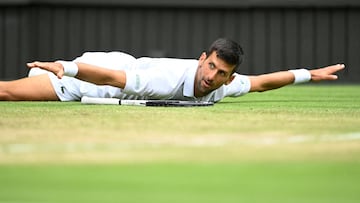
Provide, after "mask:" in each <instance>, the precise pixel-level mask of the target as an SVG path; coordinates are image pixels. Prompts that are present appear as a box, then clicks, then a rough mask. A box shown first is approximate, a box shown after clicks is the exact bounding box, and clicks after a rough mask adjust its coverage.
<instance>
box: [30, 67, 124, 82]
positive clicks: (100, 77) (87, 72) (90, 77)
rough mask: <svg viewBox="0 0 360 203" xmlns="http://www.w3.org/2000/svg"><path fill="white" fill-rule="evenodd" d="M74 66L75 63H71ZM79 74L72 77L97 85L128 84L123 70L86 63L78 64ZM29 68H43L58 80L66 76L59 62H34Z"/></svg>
mask: <svg viewBox="0 0 360 203" xmlns="http://www.w3.org/2000/svg"><path fill="white" fill-rule="evenodd" d="M70 63H72V64H73V65H74V64H75V63H74V62H70ZM76 65H77V68H78V69H77V70H76V71H77V72H73V71H72V72H73V73H72V74H73V75H72V76H74V77H76V78H78V79H80V80H83V81H87V82H91V83H94V84H97V85H111V86H114V87H119V88H124V87H125V84H126V74H125V72H124V71H121V70H110V69H106V68H102V67H99V66H94V65H90V64H86V63H76ZM27 66H28V67H29V68H35V67H38V68H41V69H44V70H47V71H50V72H52V73H54V74H55V75H56V76H57V77H58V78H62V77H63V76H64V74H65V75H66V70H65V71H64V66H63V64H62V63H59V62H33V63H28V64H27Z"/></svg>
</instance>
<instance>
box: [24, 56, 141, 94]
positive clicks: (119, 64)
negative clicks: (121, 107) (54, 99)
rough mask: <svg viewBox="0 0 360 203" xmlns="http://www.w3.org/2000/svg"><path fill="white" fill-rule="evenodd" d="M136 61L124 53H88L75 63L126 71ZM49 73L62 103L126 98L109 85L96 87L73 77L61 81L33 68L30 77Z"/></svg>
mask: <svg viewBox="0 0 360 203" xmlns="http://www.w3.org/2000/svg"><path fill="white" fill-rule="evenodd" d="M135 60H136V59H135V58H134V57H133V56H131V55H128V54H126V53H123V52H106V53H105V52H87V53H84V54H83V55H82V56H81V57H78V58H76V59H75V60H74V61H75V62H81V63H88V64H92V65H96V66H100V67H103V68H108V69H116V70H126V69H129V68H131V66H132V63H133V62H134V61H135ZM44 73H47V74H48V75H49V78H50V81H51V83H52V86H53V88H54V90H55V92H56V94H57V96H58V97H59V99H60V100H61V101H79V100H80V99H81V97H83V96H89V97H102V98H112V97H117V98H122V97H125V96H126V95H124V94H123V93H122V92H121V91H122V90H121V89H120V88H117V87H112V86H108V85H95V84H92V83H88V82H85V81H81V80H79V79H76V78H73V77H67V76H64V77H63V78H62V79H59V78H58V77H57V76H56V75H55V74H53V73H51V72H48V71H45V70H42V69H39V68H32V69H30V72H29V75H28V76H29V77H31V76H34V75H39V74H44Z"/></svg>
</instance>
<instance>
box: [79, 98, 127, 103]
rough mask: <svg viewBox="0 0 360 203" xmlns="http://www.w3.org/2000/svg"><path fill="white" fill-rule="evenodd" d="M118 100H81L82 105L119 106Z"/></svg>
mask: <svg viewBox="0 0 360 203" xmlns="http://www.w3.org/2000/svg"><path fill="white" fill-rule="evenodd" d="M120 101H121V100H120V99H116V98H94V97H87V96H84V97H82V98H81V103H83V104H109V105H120V104H121V103H120Z"/></svg>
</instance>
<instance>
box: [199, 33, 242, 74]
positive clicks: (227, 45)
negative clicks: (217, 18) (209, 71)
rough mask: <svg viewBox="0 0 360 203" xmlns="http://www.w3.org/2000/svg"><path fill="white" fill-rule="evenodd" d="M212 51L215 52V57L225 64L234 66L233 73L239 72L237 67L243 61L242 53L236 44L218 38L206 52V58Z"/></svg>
mask: <svg viewBox="0 0 360 203" xmlns="http://www.w3.org/2000/svg"><path fill="white" fill-rule="evenodd" d="M214 51H215V52H216V56H217V57H219V58H220V59H222V60H224V61H225V62H226V63H227V64H229V65H235V68H234V70H233V73H234V72H238V71H239V66H240V64H241V62H242V61H243V55H244V51H243V49H242V48H241V46H240V45H239V44H238V43H236V42H234V41H232V40H230V39H226V38H220V39H217V40H215V41H214V42H213V43H212V44H211V46H210V47H209V49H208V51H207V52H206V55H207V57H209V56H210V55H211V54H212V53H213V52H214Z"/></svg>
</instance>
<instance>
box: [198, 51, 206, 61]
mask: <svg viewBox="0 0 360 203" xmlns="http://www.w3.org/2000/svg"><path fill="white" fill-rule="evenodd" d="M205 59H206V53H205V52H203V53H201V55H200V57H199V61H204V60H205Z"/></svg>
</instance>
